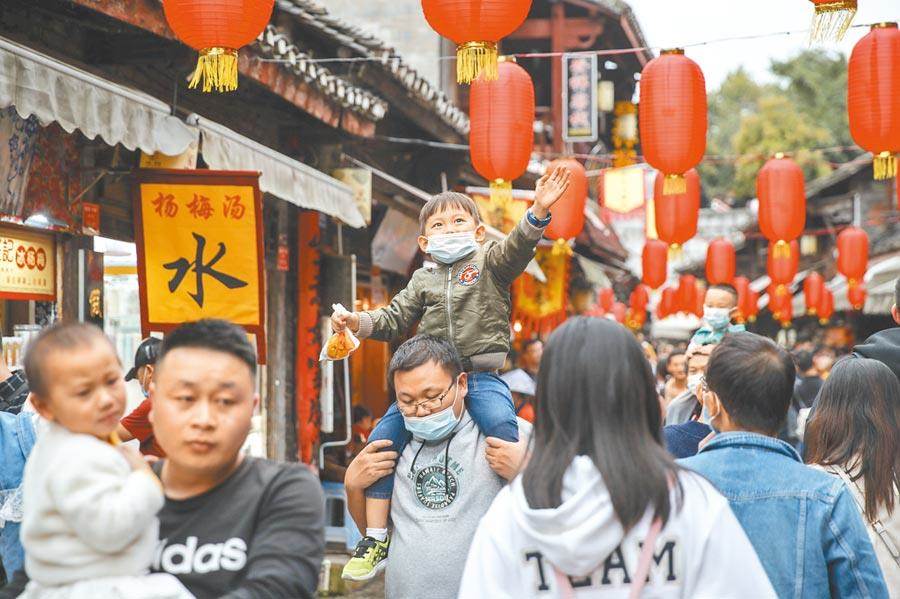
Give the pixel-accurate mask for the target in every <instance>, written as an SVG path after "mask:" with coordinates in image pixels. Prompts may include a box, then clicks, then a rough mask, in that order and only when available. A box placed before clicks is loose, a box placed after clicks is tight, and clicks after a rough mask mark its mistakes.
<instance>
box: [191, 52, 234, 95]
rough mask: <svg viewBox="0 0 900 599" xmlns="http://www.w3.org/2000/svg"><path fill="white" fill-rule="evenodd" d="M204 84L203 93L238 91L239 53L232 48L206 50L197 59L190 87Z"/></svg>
mask: <svg viewBox="0 0 900 599" xmlns="http://www.w3.org/2000/svg"><path fill="white" fill-rule="evenodd" d="M201 81H202V82H203V91H204V92H207V93H209V92H211V91H212V90H214V89H215V90H216V91H217V92H230V91H234V90H236V89H237V86H238V84H237V82H238V53H237V50H234V49H232V48H204V49H203V50H200V57H199V58H198V59H197V69H196V70H195V71H194V76H193V77H192V78H191V82H190V83H189V84H188V87H189V88H191V89H193V88H195V87H197V86H198V85H199V84H200V82H201Z"/></svg>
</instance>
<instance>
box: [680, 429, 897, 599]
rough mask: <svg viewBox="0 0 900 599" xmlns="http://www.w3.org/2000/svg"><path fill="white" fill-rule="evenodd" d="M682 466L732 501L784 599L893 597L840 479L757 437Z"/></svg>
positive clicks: (731, 442) (727, 436) (713, 446)
mask: <svg viewBox="0 0 900 599" xmlns="http://www.w3.org/2000/svg"><path fill="white" fill-rule="evenodd" d="M679 463H680V464H681V465H682V466H684V467H686V468H690V469H691V470H694V471H696V472H698V473H700V474H702V475H703V476H705V477H706V478H707V479H708V480H709V481H710V482H711V483H712V484H713V485H715V487H716V488H718V490H719V491H720V492H721V493H722V495H724V496H725V497H726V498H727V499H728V503H729V504H730V505H731V509H732V511H734V515H735V516H737V519H738V521H739V522H740V523H741V525H742V526H743V527H744V530H745V531H746V533H747V536H748V537H749V538H750V542H751V543H752V544H753V547H754V548H755V549H756V553H757V554H758V555H759V559H760V561H761V562H762V565H763V568H765V570H766V573H767V574H768V575H769V580H771V581H772V586H773V587H775V591H776V592H777V593H778V596H779V597H782V598H786V597H793V598H796V599H799V598H811V599H812V598H815V599H818V598H820V597H829V596H830V597H858V598H866V597H873V598H881V597H887V596H888V591H887V587H886V585H885V582H884V578H883V577H882V574H881V567H880V566H879V565H878V560H877V558H876V557H875V551H874V549H873V548H872V543H871V541H870V540H869V536H868V534H867V532H866V528H865V525H864V524H863V521H862V519H861V518H860V515H859V510H858V509H857V508H856V506H855V505H854V503H853V497H852V496H851V495H850V492H849V491H848V490H847V489H846V488H845V487H844V483H842V482H841V481H840V479H838V478H835V477H833V476H829V475H828V474H826V473H824V472H821V471H819V470H814V469H812V468H809V467H807V466H805V465H803V463H802V461H801V460H800V456H799V455H798V454H797V452H796V451H794V449H793V448H792V447H791V446H790V445H788V444H787V443H785V442H784V441H780V440H778V439H775V438H772V437H766V436H763V435H758V434H755V433H747V432H734V433H720V434H718V435H716V436H715V437H714V438H713V439H712V441H710V442H709V443H708V444H707V445H706V446H705V447H704V448H703V449H701V450H700V453H698V454H697V455H696V456H693V457H690V458H686V459H683V460H679Z"/></svg>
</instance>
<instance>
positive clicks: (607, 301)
mask: <svg viewBox="0 0 900 599" xmlns="http://www.w3.org/2000/svg"><path fill="white" fill-rule="evenodd" d="M614 303H616V293H615V292H614V291H613V290H612V287H604V288H603V289H601V290H600V294H599V295H598V297H597V305H599V306H600V309H601V310H603V313H604V314H605V313H607V312H609V311H611V310H612V308H613V304H614Z"/></svg>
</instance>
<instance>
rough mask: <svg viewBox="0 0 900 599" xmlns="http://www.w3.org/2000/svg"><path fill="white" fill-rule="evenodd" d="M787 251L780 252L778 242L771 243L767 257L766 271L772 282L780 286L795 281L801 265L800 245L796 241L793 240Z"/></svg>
mask: <svg viewBox="0 0 900 599" xmlns="http://www.w3.org/2000/svg"><path fill="white" fill-rule="evenodd" d="M787 247H788V248H789V249H788V251H787V252H778V244H777V243H770V244H769V255H768V256H767V258H766V272H768V274H769V278H770V279H772V283H773V284H774V285H776V286H778V287H785V286H786V285H790V284H791V283H793V282H794V277H796V276H797V270H798V268H799V267H800V247H799V244H798V243H797V242H796V241H792V242H791V243H790V245H789V246H787Z"/></svg>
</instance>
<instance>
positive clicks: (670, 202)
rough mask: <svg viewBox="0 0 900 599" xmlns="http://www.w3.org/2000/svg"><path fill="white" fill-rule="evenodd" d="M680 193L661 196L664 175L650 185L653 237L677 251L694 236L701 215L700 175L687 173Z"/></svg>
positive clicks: (691, 172)
mask: <svg viewBox="0 0 900 599" xmlns="http://www.w3.org/2000/svg"><path fill="white" fill-rule="evenodd" d="M684 179H685V185H686V187H685V191H684V192H683V193H677V194H671V195H666V196H663V186H664V181H665V175H663V174H662V173H657V174H656V182H655V183H654V185H653V198H654V199H653V211H654V216H655V218H656V235H657V237H659V239H661V240H663V241H665V242H666V243H668V244H669V245H670V246H671V247H672V249H674V250H677V249H678V248H680V247H681V246H682V245H684V243H686V242H687V241H688V240H689V239H690V238H692V237H693V236H694V235H696V234H697V218H698V216H699V214H700V175H699V174H697V171H696V170H694V169H690V170H689V171H687V172H686V173H685V175H684Z"/></svg>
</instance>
